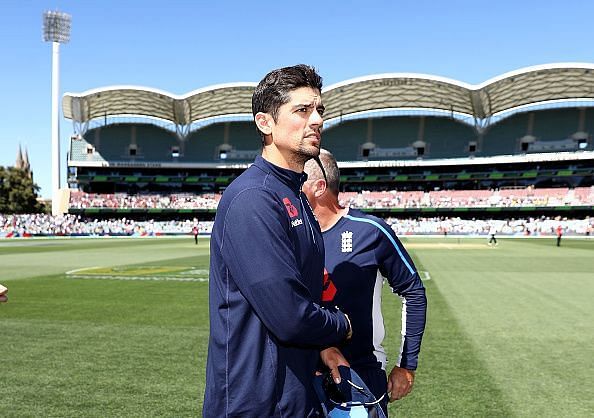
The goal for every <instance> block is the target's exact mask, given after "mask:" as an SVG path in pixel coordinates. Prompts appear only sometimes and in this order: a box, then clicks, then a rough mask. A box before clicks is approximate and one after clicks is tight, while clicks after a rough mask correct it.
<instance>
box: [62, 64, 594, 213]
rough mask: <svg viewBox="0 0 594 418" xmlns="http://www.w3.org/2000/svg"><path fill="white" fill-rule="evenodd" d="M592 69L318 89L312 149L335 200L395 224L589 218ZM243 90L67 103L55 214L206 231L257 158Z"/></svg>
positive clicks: (128, 94)
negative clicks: (68, 127)
mask: <svg viewBox="0 0 594 418" xmlns="http://www.w3.org/2000/svg"><path fill="white" fill-rule="evenodd" d="M593 70H594V65H593V64H551V65H546V66H539V67H533V68H528V69H522V70H518V71H515V72H512V73H508V74H504V75H501V76H499V77H496V78H494V79H492V80H489V81H487V82H485V83H482V84H480V85H475V86H473V85H469V84H466V83H463V82H459V81H456V80H450V79H445V78H441V77H436V76H427V75H418V74H385V75H378V76H367V77H361V78H358V79H353V80H347V81H344V82H341V83H337V84H335V85H333V86H329V87H327V88H326V89H325V90H324V91H323V97H324V104H325V106H326V113H325V129H324V134H323V146H324V147H325V148H327V149H329V150H331V151H332V152H333V153H334V155H335V156H336V158H337V160H338V161H339V167H340V169H341V182H342V190H341V191H342V192H343V194H342V196H343V199H345V201H348V202H349V204H351V205H354V206H357V207H360V208H363V209H364V210H367V211H370V212H374V213H376V214H377V215H379V216H384V217H394V218H396V217H397V218H399V219H401V220H403V219H405V218H410V217H412V218H431V217H432V216H433V215H439V216H440V217H447V218H457V217H466V218H469V219H470V218H475V219H479V218H480V219H494V218H499V219H501V220H504V219H507V218H520V217H521V218H526V217H542V216H544V217H550V218H556V217H558V216H561V217H564V218H572V217H573V218H583V217H586V216H593V215H594V208H593V203H592V191H591V187H592V186H593V185H594V180H593V178H594V176H593V175H594V151H593V150H594V148H593V143H592V134H593V133H594V107H593V104H594V94H593V93H592V90H591V86H592V84H593V83H594V71H593ZM254 86H255V85H254V84H253V83H242V84H229V85H221V86H212V87H208V88H205V89H200V90H196V91H194V92H191V93H189V94H187V95H184V96H176V95H171V94H169V93H167V92H162V91H156V90H154V89H143V88H130V87H109V88H105V89H96V90H91V91H88V92H84V93H80V94H66V95H65V96H64V100H63V110H64V115H65V116H66V117H67V118H69V119H71V120H72V121H73V123H74V126H75V130H76V132H77V135H76V136H75V137H73V138H72V139H71V142H70V153H69V160H68V183H69V186H70V188H71V189H72V193H71V194H70V201H69V205H68V212H69V213H70V214H73V215H81V216H84V217H88V218H89V219H95V218H97V219H100V220H107V219H111V218H113V217H125V218H126V219H135V220H137V221H138V222H141V221H142V220H144V219H155V220H158V221H166V220H176V221H182V220H184V222H185V221H187V220H191V219H193V218H196V219H198V220H199V221H211V220H212V218H213V216H214V212H215V210H216V202H217V199H218V196H219V195H220V193H222V192H223V191H224V189H225V188H226V187H227V186H228V184H229V183H230V182H231V181H232V180H233V179H234V178H235V177H237V176H238V175H239V174H240V173H241V172H242V171H243V170H244V169H245V168H246V167H247V166H248V165H249V164H250V162H251V161H253V158H254V155H255V154H256V153H257V152H258V151H259V148H260V138H259V136H258V134H257V132H256V130H255V128H254V127H253V123H252V122H251V121H250V117H251V100H250V98H251V94H252V92H253V88H254ZM122 115H126V118H127V119H126V120H123V119H125V118H123V117H122ZM130 115H132V116H134V115H138V118H134V117H131V116H130ZM147 116H148V117H150V118H149V119H147V118H146V117H147ZM156 120H158V121H159V126H157V124H156V123H155V122H154V121H156ZM89 125H91V126H92V128H90V129H88V126H89Z"/></svg>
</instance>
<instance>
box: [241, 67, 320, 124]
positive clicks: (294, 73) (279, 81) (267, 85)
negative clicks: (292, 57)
mask: <svg viewBox="0 0 594 418" xmlns="http://www.w3.org/2000/svg"><path fill="white" fill-rule="evenodd" d="M300 87H311V88H312V89H317V90H319V91H320V92H321V91H322V77H320V76H319V74H318V73H317V72H316V70H315V68H313V67H311V66H309V65H305V64H299V65H294V66H292V67H284V68H279V69H276V70H272V71H271V72H269V73H268V74H266V76H265V77H264V78H263V79H262V81H260V83H259V84H258V86H257V87H256V90H255V91H254V94H253V95H252V113H253V115H254V116H256V114H257V113H258V112H263V113H269V114H270V115H272V118H273V119H274V121H275V122H276V120H277V119H276V118H277V117H278V109H279V108H280V107H281V106H282V105H284V104H285V103H288V102H289V93H290V92H291V91H293V90H295V89H298V88H300Z"/></svg>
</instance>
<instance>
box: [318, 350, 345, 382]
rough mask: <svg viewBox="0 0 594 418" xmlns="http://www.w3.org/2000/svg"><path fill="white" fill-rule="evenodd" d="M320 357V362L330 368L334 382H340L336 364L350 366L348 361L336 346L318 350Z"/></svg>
mask: <svg viewBox="0 0 594 418" xmlns="http://www.w3.org/2000/svg"><path fill="white" fill-rule="evenodd" d="M320 358H321V359H322V363H324V364H325V365H326V367H328V368H329V369H330V374H331V375H332V379H334V382H335V383H336V384H339V383H340V373H339V371H338V366H347V367H351V365H350V364H349V362H348V361H347V360H346V359H345V358H344V356H343V355H342V353H341V352H340V350H339V349H338V348H336V347H329V348H326V349H325V350H322V351H320Z"/></svg>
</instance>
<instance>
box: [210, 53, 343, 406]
mask: <svg viewBox="0 0 594 418" xmlns="http://www.w3.org/2000/svg"><path fill="white" fill-rule="evenodd" d="M321 89H322V80H321V78H320V77H319V75H318V74H317V73H316V72H315V70H314V69H313V68H311V67H308V66H305V65H298V66H294V67H287V68H282V69H279V70H274V71H272V72H270V73H269V74H267V75H266V77H264V79H263V80H262V81H261V82H260V84H259V85H258V86H257V87H256V90H255V92H254V95H253V97H252V111H253V114H254V120H255V123H256V126H257V128H258V130H259V131H260V134H261V137H262V144H263V149H262V155H261V156H258V157H257V158H256V160H255V162H254V164H253V165H252V166H250V168H248V169H247V170H246V171H245V172H244V173H243V174H242V175H240V176H239V177H238V178H237V179H236V180H235V181H234V182H233V183H232V184H231V185H230V186H229V187H228V188H227V189H226V190H225V192H224V193H223V196H222V198H221V201H220V203H219V205H218V209H217V214H216V218H215V223H214V227H213V231H212V238H211V244H210V254H211V255H210V257H211V258H210V276H209V309H210V339H209V346H208V360H207V366H206V393H205V397H204V406H203V415H204V416H205V417H306V416H315V414H316V410H317V400H316V399H317V398H316V395H315V392H314V389H313V386H312V379H313V376H314V372H315V370H316V367H317V364H318V361H319V359H320V349H321V348H323V347H328V346H331V345H335V344H337V343H339V342H341V341H343V340H345V338H347V337H348V336H349V334H350V323H349V320H348V318H347V317H346V315H345V314H343V313H342V312H340V311H337V310H333V309H324V308H322V307H321V306H320V303H321V295H322V283H323V270H324V242H323V239H322V234H321V231H320V227H319V224H318V223H317V221H316V220H315V218H314V216H313V213H312V211H311V208H310V207H309V205H308V203H307V200H306V198H305V196H303V195H302V193H301V186H302V184H303V182H304V181H305V179H306V177H307V176H306V175H305V174H303V166H304V164H305V161H307V160H308V159H310V158H312V157H316V156H317V155H318V154H319V150H320V139H321V128H322V123H323V119H322V115H323V111H324V106H323V105H322V101H321V96H320V93H321ZM323 353H324V354H323V355H322V361H323V362H324V363H325V364H326V365H328V366H329V367H331V368H334V369H335V368H336V367H337V366H338V364H341V361H342V360H341V359H342V357H341V356H340V355H338V354H337V353H336V352H335V351H332V349H328V350H324V351H323ZM342 364H344V363H342Z"/></svg>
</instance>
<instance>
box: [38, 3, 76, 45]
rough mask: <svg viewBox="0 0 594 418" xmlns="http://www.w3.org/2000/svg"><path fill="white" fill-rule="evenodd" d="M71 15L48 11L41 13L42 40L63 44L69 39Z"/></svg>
mask: <svg viewBox="0 0 594 418" xmlns="http://www.w3.org/2000/svg"><path fill="white" fill-rule="evenodd" d="M71 22H72V16H70V15H69V14H68V13H63V12H58V11H48V12H45V13H44V14H43V40H44V41H46V42H59V43H61V44H65V43H67V42H68V41H70V26H71Z"/></svg>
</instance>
